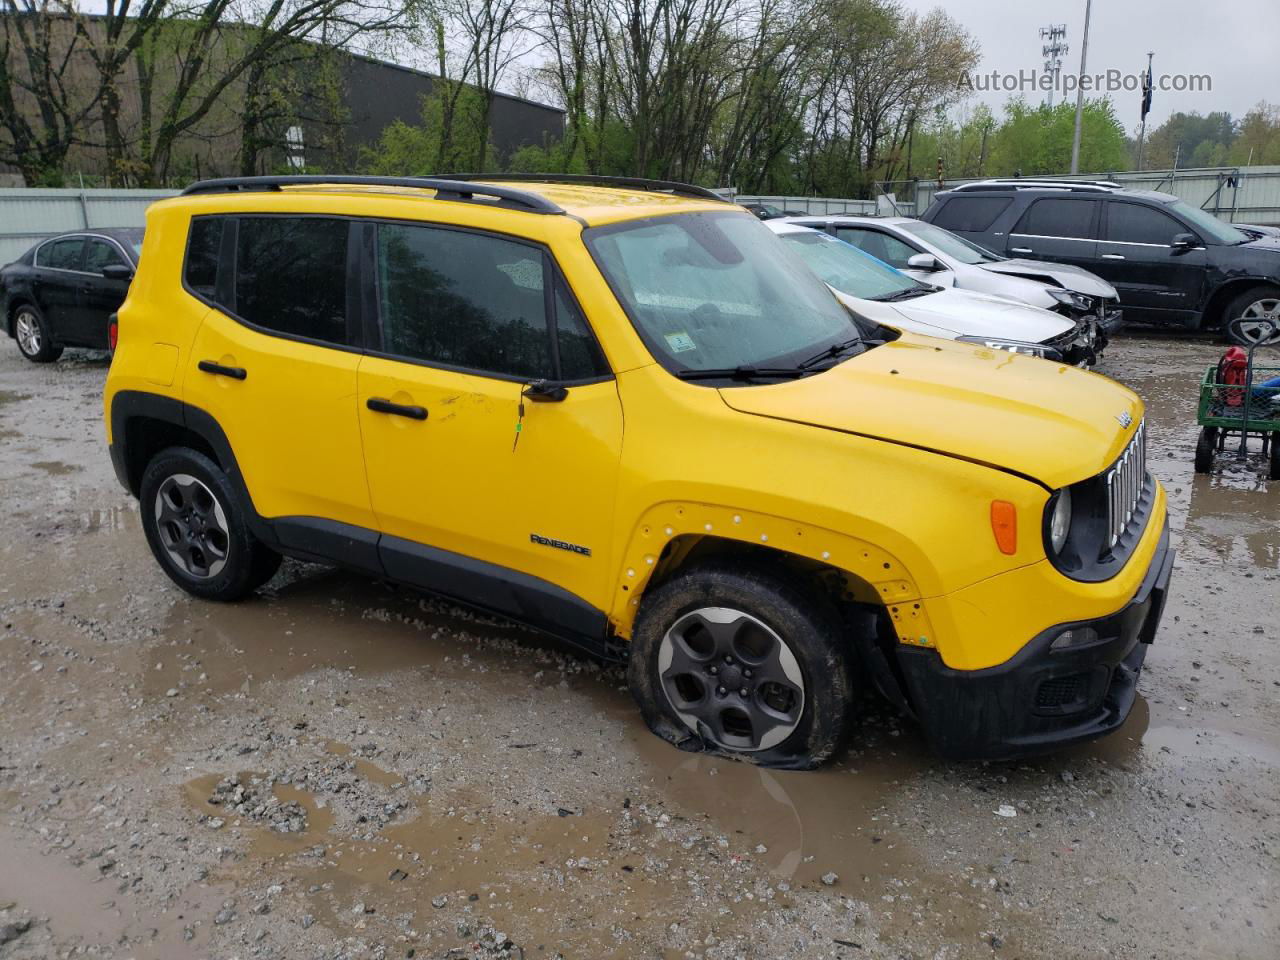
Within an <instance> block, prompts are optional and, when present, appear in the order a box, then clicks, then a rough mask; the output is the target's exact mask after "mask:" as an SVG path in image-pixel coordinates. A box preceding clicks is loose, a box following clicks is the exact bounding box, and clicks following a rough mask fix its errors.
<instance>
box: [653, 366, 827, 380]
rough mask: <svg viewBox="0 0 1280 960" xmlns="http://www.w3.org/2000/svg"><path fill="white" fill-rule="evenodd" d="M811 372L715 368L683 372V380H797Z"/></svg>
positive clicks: (752, 368) (762, 368)
mask: <svg viewBox="0 0 1280 960" xmlns="http://www.w3.org/2000/svg"><path fill="white" fill-rule="evenodd" d="M809 372H810V371H808V370H806V369H805V368H804V367H753V366H749V365H743V366H740V367H713V368H712V369H710V370H681V371H679V372H678V373H677V374H676V376H677V377H679V378H680V379H681V380H775V379H776V380H796V379H798V378H800V377H803V376H805V375H806V374H808V373H809Z"/></svg>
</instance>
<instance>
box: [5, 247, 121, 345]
mask: <svg viewBox="0 0 1280 960" xmlns="http://www.w3.org/2000/svg"><path fill="white" fill-rule="evenodd" d="M141 249H142V229H141V228H136V229H105V230H99V229H94V230H77V231H74V232H71V233H62V234H58V235H57V236H53V237H49V238H48V239H47V240H42V241H41V242H40V243H38V244H36V245H35V246H34V247H32V248H31V249H30V250H28V251H27V252H26V253H24V254H23V255H22V256H20V257H19V258H18V259H17V260H15V261H14V262H13V263H11V264H9V265H8V266H5V267H3V268H0V317H3V318H4V323H5V331H6V332H7V333H8V334H9V336H11V337H13V338H14V339H15V340H16V341H18V349H19V350H20V351H22V355H23V356H24V357H26V358H27V359H28V360H34V361H35V362H37V363H48V362H49V361H51V360H56V359H58V357H59V356H61V355H62V349H63V347H92V348H95V349H99V350H108V349H111V348H112V347H113V346H114V344H113V343H112V339H113V338H112V333H111V317H112V315H113V314H114V313H115V312H116V310H117V309H119V307H120V304H122V303H123V302H124V298H125V294H127V293H128V292H129V281H130V280H131V279H132V278H133V274H134V271H135V270H137V268H138V252H139V251H140V250H141Z"/></svg>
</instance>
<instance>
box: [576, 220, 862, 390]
mask: <svg viewBox="0 0 1280 960" xmlns="http://www.w3.org/2000/svg"><path fill="white" fill-rule="evenodd" d="M583 237H584V239H585V240H586V243H587V246H588V248H590V250H591V252H592V253H593V254H594V256H595V258H596V262H597V263H598V264H599V265H600V268H601V270H602V271H603V273H604V275H605V279H607V280H608V281H609V285H610V287H612V288H613V292H614V294H615V295H616V296H617V297H618V300H619V301H620V302H621V303H622V305H623V306H624V307H625V308H626V311H627V313H628V315H629V316H630V317H631V321H632V323H634V324H635V326H636V329H637V331H638V332H639V333H640V335H641V337H643V339H644V341H645V343H646V344H647V345H648V347H649V350H650V351H651V352H652V353H653V354H654V357H655V358H656V359H657V360H658V361H659V362H661V363H662V364H663V365H664V366H666V367H667V368H668V369H673V370H675V371H677V372H681V371H697V370H718V369H731V368H735V367H743V366H751V367H765V366H770V367H772V366H780V365H786V364H795V363H798V362H800V361H801V360H804V359H805V358H808V357H809V356H810V355H812V354H814V353H817V352H821V351H823V350H825V349H827V348H829V347H834V346H835V345H837V344H841V343H845V342H847V341H850V340H858V339H860V338H861V334H862V331H861V330H860V329H859V328H858V326H857V325H856V324H855V323H854V320H853V317H852V315H851V314H850V313H849V312H848V311H847V310H846V309H845V308H844V307H842V306H841V305H840V303H839V301H837V300H836V299H835V297H833V296H832V294H831V291H830V290H828V289H827V288H826V287H824V286H823V285H822V284H821V283H820V282H819V281H818V279H817V278H816V277H815V276H814V275H813V274H812V273H810V272H809V270H807V269H806V268H805V265H804V264H803V263H802V262H800V261H799V260H798V259H797V258H795V257H793V256H792V255H791V254H789V253H788V252H787V248H786V247H785V245H783V244H780V243H779V242H778V240H777V238H776V237H774V236H773V234H772V233H771V232H770V231H769V228H768V227H766V226H764V224H762V223H760V221H758V220H757V219H756V218H755V217H752V216H751V215H749V214H746V213H742V212H736V213H730V212H725V213H685V214H672V215H670V216H665V217H652V218H647V219H644V220H632V221H627V222H624V223H619V224H613V225H611V226H606V227H594V228H592V229H589V230H586V231H584V233H583Z"/></svg>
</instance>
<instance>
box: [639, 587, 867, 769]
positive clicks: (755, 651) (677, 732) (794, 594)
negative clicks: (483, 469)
mask: <svg viewBox="0 0 1280 960" xmlns="http://www.w3.org/2000/svg"><path fill="white" fill-rule="evenodd" d="M627 679H628V683H629V686H630V688H631V693H632V695H633V696H634V697H635V698H636V702H637V703H638V704H639V705H640V710H641V712H642V713H643V714H644V718H645V721H646V723H647V724H648V725H649V728H650V729H651V730H652V731H653V732H654V733H656V734H657V735H658V736H660V737H662V738H663V739H665V740H668V741H670V742H672V743H676V744H678V745H681V746H688V745H693V746H695V747H696V746H698V745H699V744H700V745H701V746H702V747H703V748H704V749H711V750H713V751H717V752H722V753H726V754H729V755H734V756H737V757H740V758H742V759H750V760H751V761H752V762H754V763H759V764H762V765H765V766H772V767H782V768H791V769H809V768H813V767H817V766H819V765H820V764H822V763H823V762H824V761H826V760H828V759H829V758H830V757H832V756H833V755H834V754H835V753H836V752H837V751H838V750H839V749H840V748H841V746H843V744H844V742H845V740H846V739H847V737H848V734H849V730H850V727H851V723H852V717H853V706H854V704H853V690H854V682H853V681H854V671H853V651H852V650H851V649H850V647H849V645H848V640H847V638H845V637H844V636H843V631H842V629H841V621H840V618H839V616H838V614H837V612H836V611H835V609H834V607H833V606H832V604H831V603H830V601H828V600H827V599H826V597H824V596H823V595H822V594H821V593H820V592H819V591H817V590H809V589H806V588H804V587H803V586H800V585H798V584H797V583H795V582H793V581H792V580H790V579H789V578H787V577H786V576H785V575H784V574H782V573H781V572H780V571H774V570H772V569H770V568H768V567H766V566H755V565H748V564H743V565H729V564H723V565H722V564H716V565H704V566H697V567H693V568H691V569H689V570H688V571H685V572H682V573H679V574H677V575H676V576H675V577H673V578H672V579H671V580H669V581H667V582H666V583H663V584H661V585H660V586H658V587H655V588H654V589H653V590H652V592H651V593H650V594H649V595H648V596H646V597H645V600H644V603H643V605H642V606H641V608H640V614H639V616H638V617H637V619H636V627H635V631H634V634H633V638H632V648H631V652H630V659H629V663H628V668H627Z"/></svg>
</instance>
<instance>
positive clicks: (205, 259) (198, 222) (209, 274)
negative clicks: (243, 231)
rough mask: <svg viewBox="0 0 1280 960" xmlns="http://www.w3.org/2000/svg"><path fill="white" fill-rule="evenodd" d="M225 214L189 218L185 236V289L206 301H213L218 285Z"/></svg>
mask: <svg viewBox="0 0 1280 960" xmlns="http://www.w3.org/2000/svg"><path fill="white" fill-rule="evenodd" d="M225 222H226V219H225V218H224V217H197V218H196V219H195V220H192V221H191V233H190V235H189V237H188V238H187V264H186V268H185V271H186V272H185V274H184V276H185V278H186V281H187V289H188V290H190V291H191V292H192V293H194V294H196V295H197V296H201V297H204V298H205V299H206V300H215V299H216V291H217V287H218V256H219V253H220V251H221V250H222V225H223V224H224V223H225Z"/></svg>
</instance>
